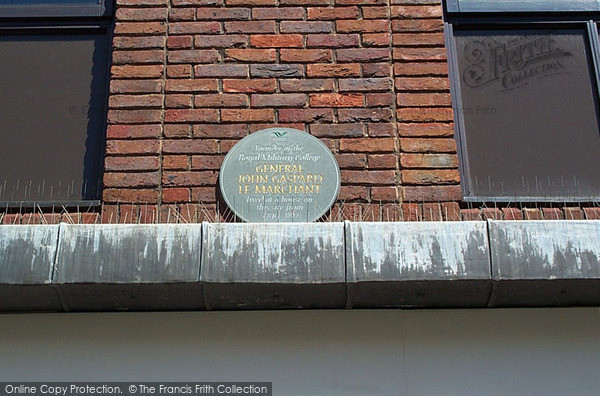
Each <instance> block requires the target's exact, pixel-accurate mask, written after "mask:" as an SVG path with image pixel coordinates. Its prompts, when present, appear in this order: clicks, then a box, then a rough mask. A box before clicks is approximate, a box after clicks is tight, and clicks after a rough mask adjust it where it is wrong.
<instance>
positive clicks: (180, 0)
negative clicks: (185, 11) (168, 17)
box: [171, 0, 224, 7]
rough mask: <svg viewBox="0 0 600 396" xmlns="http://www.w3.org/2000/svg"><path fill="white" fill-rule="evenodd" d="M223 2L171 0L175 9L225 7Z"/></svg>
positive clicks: (212, 0) (221, 0)
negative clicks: (182, 7) (181, 7)
mask: <svg viewBox="0 0 600 396" xmlns="http://www.w3.org/2000/svg"><path fill="white" fill-rule="evenodd" d="M223 3H224V2H223V0H171V5H172V6H173V7H180V6H215V5H223Z"/></svg>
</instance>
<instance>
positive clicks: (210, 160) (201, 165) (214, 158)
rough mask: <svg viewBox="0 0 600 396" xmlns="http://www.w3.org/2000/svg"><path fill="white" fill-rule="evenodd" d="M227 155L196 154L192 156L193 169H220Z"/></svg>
mask: <svg viewBox="0 0 600 396" xmlns="http://www.w3.org/2000/svg"><path fill="white" fill-rule="evenodd" d="M223 159H225V156H223V155H194V156H192V169H198V170H203V169H208V170H213V169H214V170H218V169H219V168H221V164H222V163H223Z"/></svg>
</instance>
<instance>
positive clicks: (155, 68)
mask: <svg viewBox="0 0 600 396" xmlns="http://www.w3.org/2000/svg"><path fill="white" fill-rule="evenodd" d="M163 71H164V66H163V65H135V66H133V65H123V66H113V67H111V69H110V72H111V76H112V78H160V77H162V74H163Z"/></svg>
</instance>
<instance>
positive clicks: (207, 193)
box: [191, 187, 217, 210]
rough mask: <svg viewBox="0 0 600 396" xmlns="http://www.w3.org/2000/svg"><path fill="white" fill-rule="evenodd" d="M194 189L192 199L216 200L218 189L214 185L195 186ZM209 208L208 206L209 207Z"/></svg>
mask: <svg viewBox="0 0 600 396" xmlns="http://www.w3.org/2000/svg"><path fill="white" fill-rule="evenodd" d="M191 190H192V201H194V202H200V203H203V202H216V201H217V199H216V190H215V188H214V187H194V188H192V189H191ZM207 210H208V208H207Z"/></svg>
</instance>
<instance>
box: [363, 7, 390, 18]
mask: <svg viewBox="0 0 600 396" xmlns="http://www.w3.org/2000/svg"><path fill="white" fill-rule="evenodd" d="M362 13H363V18H365V19H382V18H387V17H388V7H363V8H362Z"/></svg>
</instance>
